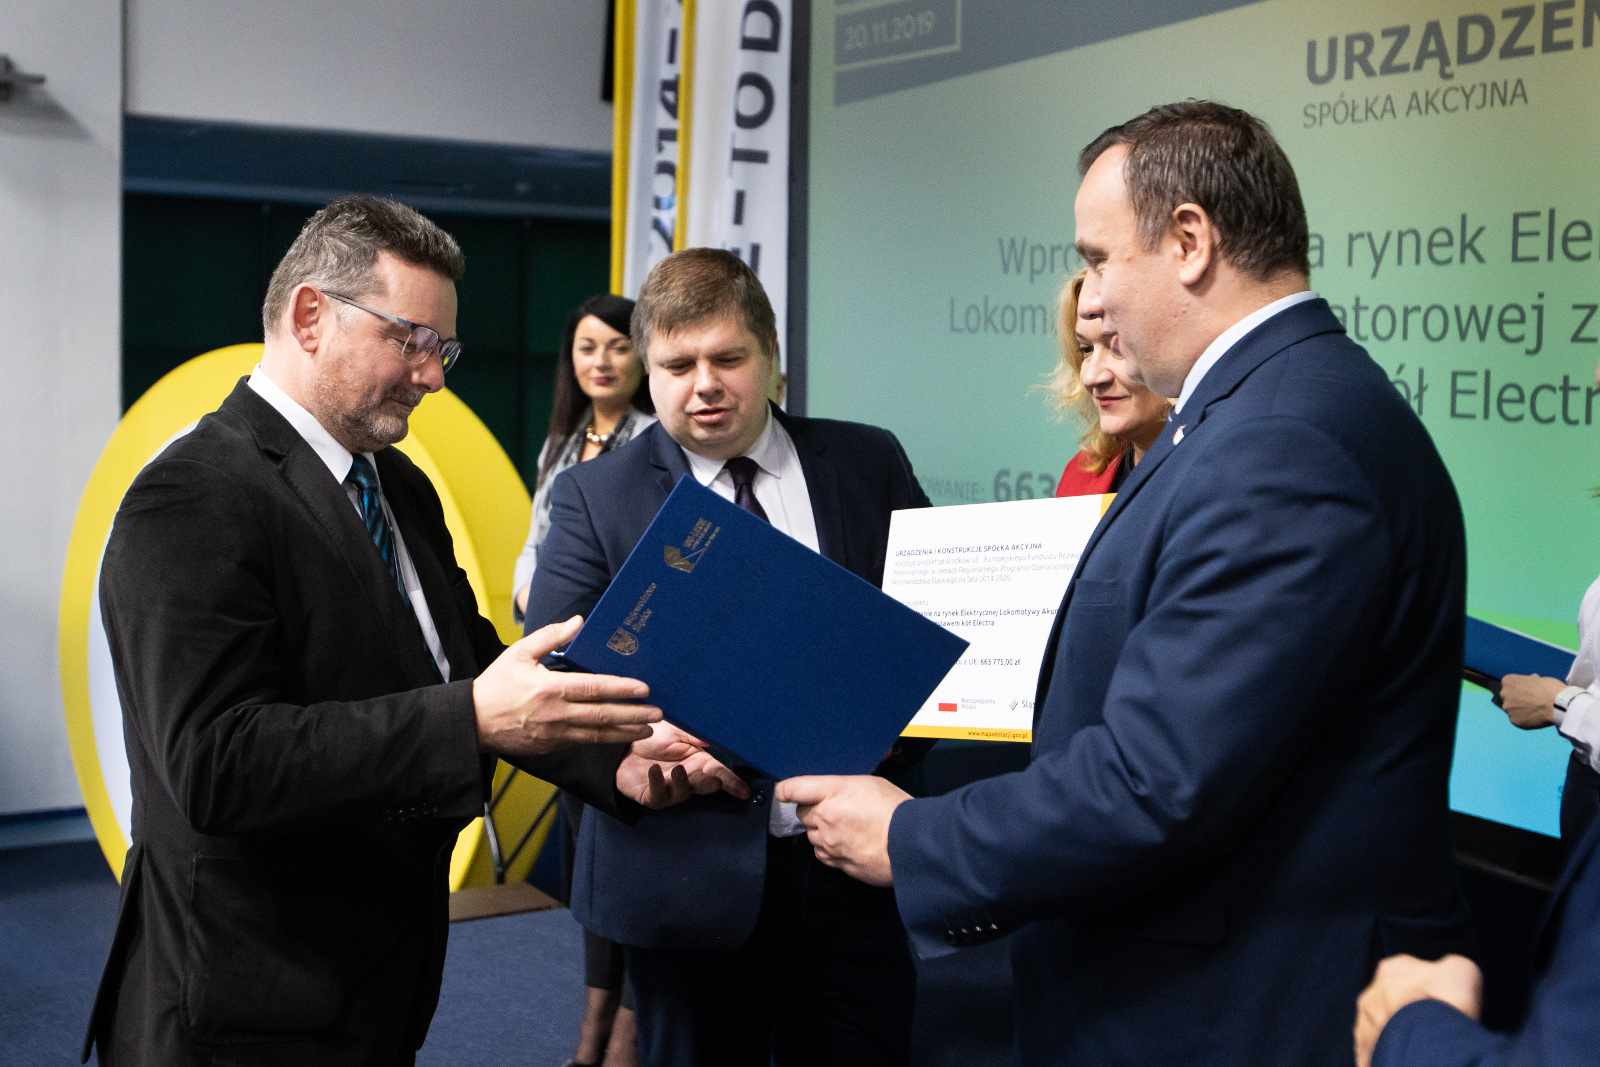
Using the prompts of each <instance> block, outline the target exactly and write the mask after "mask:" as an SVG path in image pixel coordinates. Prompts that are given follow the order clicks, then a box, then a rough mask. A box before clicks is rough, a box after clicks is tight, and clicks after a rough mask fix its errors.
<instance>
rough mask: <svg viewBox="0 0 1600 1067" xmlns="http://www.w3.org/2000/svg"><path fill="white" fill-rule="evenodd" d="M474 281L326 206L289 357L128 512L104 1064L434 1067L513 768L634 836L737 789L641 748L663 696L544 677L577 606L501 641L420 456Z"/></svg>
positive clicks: (428, 238) (288, 276) (385, 212)
mask: <svg viewBox="0 0 1600 1067" xmlns="http://www.w3.org/2000/svg"><path fill="white" fill-rule="evenodd" d="M463 268H464V261H463V258H462V255H461V250H460V249H459V248H458V247H457V245H456V243H455V241H454V240H453V239H451V237H450V236H449V235H448V234H446V233H444V232H443V231H442V230H440V229H439V228H438V227H437V226H435V225H434V224H433V223H431V222H429V221H427V220H426V219H424V218H423V217H422V216H420V215H418V214H417V213H416V212H414V211H412V210H410V209H409V208H406V207H402V206H401V205H399V204H395V203H392V202H390V201H385V200H378V199H375V198H372V197H345V198H343V199H340V200H337V201H335V202H333V203H332V204H330V205H328V207H326V208H325V209H323V210H322V211H320V212H318V213H317V214H316V215H314V216H313V217H312V218H311V220H310V221H309V222H307V223H306V226H305V228H304V229H303V230H302V231H301V233H300V236H299V238H298V239H297V240H296V241H295V243H294V245H293V246H292V247H291V248H290V250H289V252H288V254H287V255H286V256H285V257H284V259H283V262H282V263H280V264H279V265H278V268H277V270H276V271H275V272H274V274H273V277H272V282H271V285H270V287H269V288H268V290H267V298H266V304H265V306H264V308H263V322H264V326H265V331H266V344H265V350H264V352H263V355H262V359H261V363H260V365H259V366H257V367H256V368H255V371H254V373H252V374H251V375H250V377H249V378H248V379H247V380H246V381H243V382H240V383H239V385H238V386H237V387H236V388H235V389H234V391H233V393H232V394H231V395H230V396H229V397H228V398H227V400H226V401H224V402H223V404H222V406H221V407H220V408H218V409H217V410H216V411H215V412H213V413H212V414H210V415H208V416H206V417H205V418H204V419H202V420H201V421H200V423H199V424H198V425H197V426H196V427H195V429H194V431H193V432H191V433H189V434H188V435H186V436H185V437H183V438H181V439H179V440H178V441H176V442H174V443H173V444H172V445H171V446H169V447H168V448H167V449H166V450H165V451H164V452H163V453H162V454H161V455H160V456H159V457H157V458H156V459H155V460H154V461H153V462H152V463H151V464H150V465H149V466H148V467H147V468H145V470H144V471H143V473H141V474H140V476H139V477H138V479H137V480H136V481H135V482H134V484H133V486H132V488H130V489H129V491H128V494H127V496H126V498H125V499H124V501H123V504H122V507H121V509H120V510H119V512H118V514H117V519H116V524H115V527H114V529H113V532H112V535H111V539H110V542H109V543H108V545H107V548H106V554H105V562H104V565H103V570H102V578H101V610H102V614H103V617H104V619H105V626H106V633H107V637H108V638H109V642H110V646H111V654H112V662H113V665H114V668H115V673H116V681H117V690H118V694H119V696H120V698H121V702H122V707H123V716H124V733H125V737H126V743H127V748H128V760H129V765H130V770H131V777H132V787H133V840H132V844H131V847H130V849H129V851H128V857H127V862H126V866H125V868H124V870H123V875H122V903H121V907H120V913H119V916H118V920H117V928H116V933H115V935H114V937H113V941H112V946H111V952H110V958H109V960H108V961H107V964H106V970H105V975H104V977H103V979H102V982H101V987H100V992H99V995H98V997H97V998H96V1003H95V1007H94V1010H93V1013H92V1015H91V1019H90V1024H89V1034H88V1043H98V1044H99V1047H100V1062H101V1063H102V1064H107V1065H115V1067H123V1065H125V1064H161V1065H164V1067H174V1065H178V1067H181V1065H191V1064H196V1065H197V1064H212V1063H222V1062H227V1063H245V1062H248V1063H251V1064H280V1063H281V1064H308V1063H315V1064H319V1065H322V1064H352V1065H353V1064H363V1065H367V1064H371V1065H380V1064H381V1065H389V1064H409V1063H411V1062H412V1061H413V1059H414V1056H415V1051H416V1049H417V1048H418V1047H419V1046H420V1045H421V1044H422V1041H423V1038H424V1037H425V1036H426V1034H427V1029H428V1024H429V1021H430V1019H431V1017H432V1015H433V1010H434V1006H435V1004H436V1003H437V1001H438V995H439V981H440V975H441V973H442V970H443V964H444V952H445V936H446V929H447V927H446V921H447V884H446V875H447V872H448V870H449V862H450V854H451V850H452V847H453V846H454V844H455V840H456V834H457V832H458V831H459V830H460V829H461V828H462V827H463V826H465V825H466V824H467V822H468V820H470V819H471V818H472V817H473V816H475V815H478V814H480V813H481V812H482V810H483V802H484V799H485V796H486V789H487V785H488V782H489V780H490V777H491V774H492V770H493V767H494V760H495V757H496V756H502V757H505V758H507V759H510V760H513V761H514V762H516V763H517V764H518V765H519V766H522V767H524V768H526V769H528V770H530V771H531V772H533V773H535V774H537V775H538V776H540V777H542V778H545V779H547V780H549V781H552V782H555V783H556V784H558V785H560V786H561V787H562V788H565V789H569V790H572V791H573V792H575V793H577V794H578V795H579V796H581V797H582V798H583V799H584V801H586V802H587V803H589V804H592V805H594V806H596V807H597V808H599V809H600V810H602V811H606V812H608V813H610V814H613V815H616V816H618V817H620V818H623V819H632V818H636V817H637V816H638V814H640V813H641V811H642V809H641V808H640V806H639V803H638V802H643V803H645V804H649V805H651V806H660V805H664V804H666V803H669V802H672V801H674V800H677V799H682V798H683V797H686V796H688V795H689V794H690V792H691V791H692V790H693V789H695V788H699V789H702V790H704V789H707V788H714V787H715V785H714V782H713V783H712V784H711V785H707V784H706V783H705V782H703V781H701V779H702V778H703V777H704V774H703V771H704V767H705V761H704V758H703V757H697V758H700V759H701V762H700V763H699V764H696V763H694V762H693V761H690V762H688V763H687V764H677V765H673V764H671V763H670V762H663V761H660V760H646V759H645V757H646V756H648V755H661V753H656V752H653V751H652V750H650V749H649V748H648V746H647V745H646V746H644V747H641V749H640V750H638V751H637V752H634V753H630V752H629V749H628V745H629V743H630V742H633V741H636V740H639V739H642V738H647V737H648V736H649V734H650V729H649V726H648V724H649V723H650V722H653V721H656V720H658V719H659V718H660V713H659V712H658V711H656V709H654V708H652V707H649V706H648V705H645V704H640V703H631V702H630V703H624V701H635V700H638V699H639V698H643V697H646V696H648V690H647V688H646V687H645V686H644V685H643V684H642V683H639V682H636V681H633V680H630V679H625V678H612V677H605V676H582V677H580V676H575V675H559V674H552V673H550V672H548V671H546V670H545V669H544V668H543V667H541V666H540V665H539V663H538V660H539V657H541V656H542V655H544V654H546V653H548V652H550V651H551V650H553V649H554V648H556V647H558V646H560V645H564V644H565V643H566V642H567V641H569V640H570V639H571V638H572V636H573V635H574V634H575V633H576V631H577V626H576V624H575V622H574V621H573V620H567V621H566V622H563V623H560V624H557V625H553V626H549V627H546V628H545V629H544V630H541V631H540V632H538V633H536V634H533V635H531V636H530V637H528V638H525V639H524V640H522V641H520V642H518V643H517V644H516V645H513V646H512V647H511V648H510V649H503V648H502V646H501V644H500V642H499V640H498V639H497V638H496V636H495V630H494V627H493V626H492V625H490V623H489V622H488V621H487V620H485V619H484V618H483V617H482V616H480V615H479V614H478V606H477V604H476V602H475V601H474V598H473V594H472V590H471V589H470V587H469V586H468V583H467V577H466V574H465V573H464V572H463V571H462V570H461V568H460V567H458V566H457V565H456V561H455V556H454V552H453V549H452V546H451V541H450V535H449V533H448V532H447V531H446V528H445V521H444V514H443V511H442V509H441V507H440V503H439V498H438V496H437V494H436V493H435V492H434V489H433V487H432V485H431V484H430V483H429V482H428V479H427V478H426V477H425V476H424V475H423V474H422V473H421V472H420V471H419V470H418V469H417V468H416V467H415V466H414V465H412V463H411V462H410V461H409V460H407V459H406V457H405V456H404V455H403V454H401V453H400V452H399V451H397V450H396V449H394V448H393V447H391V446H392V445H393V444H394V443H395V442H396V441H399V440H401V439H402V438H403V437H405V435H406V429H407V420H408V419H409V417H410V415H411V412H412V411H413V409H415V408H416V406H417V404H419V403H421V402H422V400H423V398H424V397H426V396H427V395H428V394H429V393H432V392H436V391H437V390H439V389H440V388H442V387H443V385H444V373H445V371H446V370H447V369H448V368H449V367H450V366H451V365H452V364H453V363H454V362H455V361H456V360H457V359H458V358H459V357H460V352H461V345H460V343H459V342H458V341H456V340H454V334H455V326H456V321H455V320H456V293H455V284H454V283H455V279H457V278H459V277H460V276H461V273H462V270H463ZM663 769H666V770H667V771H668V772H669V774H666V775H664V774H663ZM724 773H725V772H724ZM619 783H621V784H622V785H623V786H625V787H626V790H627V795H624V793H623V792H622V791H621V790H619V788H618V785H619ZM84 1055H85V1058H87V1055H88V1046H87V1044H86V1047H85V1049H84Z"/></svg>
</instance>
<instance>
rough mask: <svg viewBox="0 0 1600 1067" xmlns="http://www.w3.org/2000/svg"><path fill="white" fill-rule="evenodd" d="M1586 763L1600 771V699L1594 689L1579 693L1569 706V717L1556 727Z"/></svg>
mask: <svg viewBox="0 0 1600 1067" xmlns="http://www.w3.org/2000/svg"><path fill="white" fill-rule="evenodd" d="M1556 729H1557V730H1559V731H1560V732H1561V736H1562V737H1565V738H1566V739H1567V740H1568V741H1570V742H1572V747H1573V748H1574V749H1575V750H1577V753H1578V755H1579V757H1580V758H1582V759H1583V760H1584V762H1586V763H1588V764H1589V766H1591V767H1593V768H1594V769H1595V770H1596V771H1600V697H1597V696H1596V694H1595V691H1594V687H1593V686H1591V687H1590V688H1589V689H1588V691H1587V692H1583V693H1579V694H1578V695H1577V696H1575V697H1573V698H1572V703H1571V704H1568V705H1567V716H1566V718H1565V719H1563V720H1562V721H1561V725H1560V726H1558V727H1556Z"/></svg>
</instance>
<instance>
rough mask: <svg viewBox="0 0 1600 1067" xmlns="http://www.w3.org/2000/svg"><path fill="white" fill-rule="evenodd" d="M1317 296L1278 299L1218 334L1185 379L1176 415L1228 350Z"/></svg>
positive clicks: (1174, 408)
mask: <svg viewBox="0 0 1600 1067" xmlns="http://www.w3.org/2000/svg"><path fill="white" fill-rule="evenodd" d="M1316 297H1317V294H1316V293H1313V292H1312V291H1311V290H1310V289H1307V290H1305V291H1304V292H1300V293H1295V294H1294V295H1293V296H1286V297H1284V298H1283V299H1282V300H1274V301H1273V302H1272V303H1270V304H1268V305H1267V306H1266V307H1264V308H1260V309H1258V310H1256V311H1252V312H1251V313H1250V314H1248V315H1246V316H1245V317H1244V318H1242V319H1240V320H1239V321H1238V322H1236V323H1234V324H1233V325H1232V326H1229V327H1228V328H1227V329H1226V330H1223V331H1222V332H1221V333H1220V334H1218V335H1217V339H1216V340H1215V341H1212V342H1211V343H1210V344H1209V345H1207V346H1206V350H1205V351H1204V352H1202V353H1200V358H1199V359H1198V360H1196V361H1195V365H1194V366H1192V367H1190V368H1189V373H1188V375H1186V376H1185V377H1184V379H1183V391H1182V392H1181V393H1179V394H1178V400H1177V402H1176V403H1175V404H1173V405H1172V414H1173V415H1176V414H1178V412H1180V411H1182V410H1183V405H1184V404H1186V403H1188V402H1189V398H1190V397H1191V396H1193V395H1194V391H1195V390H1196V389H1197V388H1199V386H1200V379H1202V378H1204V377H1205V376H1206V372H1207V371H1209V370H1210V369H1211V368H1212V367H1214V366H1216V363H1217V360H1219V359H1221V358H1222V357H1223V356H1225V355H1227V354H1228V349H1230V348H1232V347H1233V346H1234V345H1236V344H1238V343H1239V342H1240V341H1241V340H1243V338H1244V335H1245V334H1247V333H1249V332H1250V331H1251V330H1253V329H1255V328H1256V327H1257V326H1260V325H1261V324H1262V323H1263V322H1266V321H1267V320H1268V319H1270V318H1272V316H1274V315H1276V314H1278V313H1279V312H1280V311H1287V310H1289V309H1290V308H1292V307H1294V306H1295V305H1296V304H1303V303H1305V302H1306V301H1307V300H1315V299H1316ZM1168 421H1169V422H1170V421H1171V416H1168Z"/></svg>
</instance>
